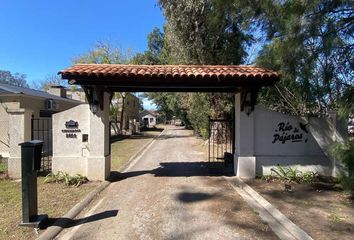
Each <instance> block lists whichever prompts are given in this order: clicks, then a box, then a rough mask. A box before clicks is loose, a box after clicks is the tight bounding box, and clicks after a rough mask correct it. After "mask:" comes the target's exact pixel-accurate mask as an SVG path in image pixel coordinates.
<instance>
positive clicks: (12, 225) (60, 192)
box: [0, 177, 99, 240]
mask: <svg viewBox="0 0 354 240" xmlns="http://www.w3.org/2000/svg"><path fill="white" fill-rule="evenodd" d="M98 184H99V182H89V183H87V184H84V185H82V186H80V187H78V188H76V187H68V186H65V185H64V184H56V183H53V184H44V178H43V177H39V178H38V208H39V209H38V212H39V214H48V215H49V217H50V218H58V217H61V216H63V215H64V214H65V213H66V212H67V211H69V210H70V209H71V208H72V207H73V206H74V205H75V204H77V203H78V202H79V201H80V200H81V199H82V198H84V197H85V196H86V195H87V194H88V193H89V192H90V191H92V190H93V189H94V188H95V187H97V186H98ZM21 197H22V196H21V182H14V181H11V180H0V216H1V217H0V239H14V240H15V239H16V240H22V239H35V238H36V237H37V235H36V234H35V232H34V230H33V229H30V228H24V227H19V226H18V224H19V223H20V222H21V219H22V212H21V211H22V201H21Z"/></svg>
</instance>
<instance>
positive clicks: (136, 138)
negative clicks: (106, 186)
mask: <svg viewBox="0 0 354 240" xmlns="http://www.w3.org/2000/svg"><path fill="white" fill-rule="evenodd" d="M162 130H163V129H162V128H156V129H150V130H148V131H144V132H141V134H139V135H133V136H131V137H129V138H126V139H123V140H120V141H117V142H115V143H112V146H111V161H112V165H111V170H112V171H121V168H122V167H123V166H124V165H125V164H126V163H127V162H128V160H129V159H130V158H131V157H132V156H133V155H134V154H135V153H136V152H137V151H139V150H140V148H142V147H143V146H144V145H145V144H147V143H148V142H149V141H151V140H152V139H153V138H154V137H156V136H157V135H159V134H160V133H161V132H162Z"/></svg>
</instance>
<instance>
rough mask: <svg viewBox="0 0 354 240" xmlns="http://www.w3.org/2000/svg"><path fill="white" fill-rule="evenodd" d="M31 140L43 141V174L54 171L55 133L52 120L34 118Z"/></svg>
mask: <svg viewBox="0 0 354 240" xmlns="http://www.w3.org/2000/svg"><path fill="white" fill-rule="evenodd" d="M31 129H32V133H31V139H32V140H41V141H43V142H44V143H43V149H42V163H41V170H40V172H41V173H49V172H51V171H52V155H53V133H52V118H32V122H31Z"/></svg>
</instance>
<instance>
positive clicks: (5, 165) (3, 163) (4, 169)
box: [0, 161, 7, 173]
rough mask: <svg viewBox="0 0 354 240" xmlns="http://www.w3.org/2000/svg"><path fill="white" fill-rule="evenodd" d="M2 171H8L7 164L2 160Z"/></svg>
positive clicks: (0, 168)
mask: <svg viewBox="0 0 354 240" xmlns="http://www.w3.org/2000/svg"><path fill="white" fill-rule="evenodd" d="M0 173H7V164H6V163H5V162H2V161H0Z"/></svg>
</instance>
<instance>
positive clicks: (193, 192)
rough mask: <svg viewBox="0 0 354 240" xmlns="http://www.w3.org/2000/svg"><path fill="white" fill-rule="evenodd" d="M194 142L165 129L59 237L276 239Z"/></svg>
mask: <svg viewBox="0 0 354 240" xmlns="http://www.w3.org/2000/svg"><path fill="white" fill-rule="evenodd" d="M198 144H200V140H198V139H196V138H195V137H193V136H192V132H191V131H189V130H185V129H183V128H181V127H173V126H170V127H168V128H167V129H166V130H165V131H164V133H163V134H162V135H161V136H160V137H159V138H158V139H157V140H156V141H155V142H154V143H153V144H152V145H151V147H150V148H149V149H148V150H147V151H146V152H145V153H143V155H142V157H141V158H140V159H139V160H138V161H137V162H136V164H134V165H133V166H132V167H131V168H130V169H128V170H127V171H126V172H124V173H117V174H115V178H114V182H113V183H112V184H111V185H110V186H109V187H108V188H107V189H106V190H105V191H104V192H103V193H101V195H100V196H99V197H98V198H97V199H96V200H95V201H94V202H93V203H91V205H90V206H88V207H87V209H86V210H85V211H84V212H83V213H81V214H80V215H79V216H78V219H77V220H76V221H75V224H73V226H70V227H69V228H67V229H65V230H64V231H63V232H62V233H61V234H60V235H59V236H58V238H59V239H76V240H79V239H130V240H133V239H223V240H224V239H277V237H276V236H275V235H274V233H273V232H272V231H271V229H270V228H269V227H268V225H266V224H264V223H262V222H261V220H260V218H259V217H258V216H257V215H256V214H255V213H254V212H253V211H252V210H251V209H250V208H249V207H248V206H247V204H246V203H245V202H243V200H242V198H241V197H240V196H239V195H238V194H237V193H236V192H235V191H234V190H233V189H232V188H231V186H229V185H228V183H227V182H226V181H225V180H224V179H223V178H222V177H221V176H215V175H213V174H210V172H209V170H208V167H207V164H206V162H205V154H204V153H203V152H200V151H198V150H197V149H198V148H197V147H196V146H197V145H198Z"/></svg>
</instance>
